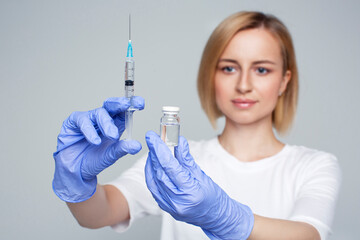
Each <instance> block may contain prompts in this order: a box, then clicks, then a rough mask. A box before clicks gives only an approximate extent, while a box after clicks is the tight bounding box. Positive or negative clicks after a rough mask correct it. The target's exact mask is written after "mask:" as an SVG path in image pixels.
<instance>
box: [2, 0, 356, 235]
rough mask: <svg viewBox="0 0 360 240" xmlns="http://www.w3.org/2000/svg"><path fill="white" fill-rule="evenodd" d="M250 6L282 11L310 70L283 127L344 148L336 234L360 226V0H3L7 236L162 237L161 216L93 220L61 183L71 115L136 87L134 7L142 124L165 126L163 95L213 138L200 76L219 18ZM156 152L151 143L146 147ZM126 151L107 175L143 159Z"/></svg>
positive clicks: (196, 132) (188, 125) (190, 133)
mask: <svg viewBox="0 0 360 240" xmlns="http://www.w3.org/2000/svg"><path fill="white" fill-rule="evenodd" d="M240 10H260V11H264V12H269V13H273V14H275V15H276V16H278V17H279V18H280V19H282V20H283V21H284V22H285V24H286V25H287V26H288V28H289V29H290V32H291V33H292V36H293V39H294V43H295V48H296V53H297V60H298V66H299V70H300V81H301V82H300V84H301V90H300V103H299V109H298V114H297V118H296V122H295V125H294V127H293V129H292V132H291V133H290V134H289V135H288V136H286V137H284V138H283V140H284V141H286V142H288V143H290V144H298V145H306V146H308V147H312V148H317V149H321V150H324V151H328V152H332V153H334V154H335V155H336V156H337V157H338V159H339V161H340V165H341V167H342V171H343V184H342V188H341V192H340V197H339V202H338V208H337V211H336V216H335V221H334V227H333V230H334V234H333V236H332V238H331V239H342V240H343V239H359V238H360V228H359V223H360V207H359V203H360V189H359V186H360V174H358V171H359V169H360V163H359V160H360V151H359V147H358V143H359V140H358V139H359V134H360V131H359V130H360V128H359V125H358V124H359V106H358V103H359V100H360V98H359V90H360V84H359V80H360V79H359V69H360V27H359V23H360V14H359V11H360V1H355V0H353V1H279V0H278V1H266V0H263V1H261V0H258V1H254V0H249V1H239V0H237V1H231V0H227V1H175V0H173V1H161V0H157V1H154V0H152V1H89V0H81V1H11V0H8V1H4V0H2V1H0V81H1V82H0V111H1V118H0V132H1V135H0V136H1V137H0V148H1V150H0V159H1V168H0V177H1V181H0V184H1V185H0V188H1V194H0V203H1V204H0V213H1V217H0V239H65V238H67V239H89V240H90V239H143V238H146V239H158V238H159V232H160V224H161V223H160V219H159V218H157V217H149V218H145V219H143V220H140V221H139V222H137V224H136V225H134V227H133V228H132V229H130V230H129V231H128V232H127V233H124V234H121V235H120V234H117V233H115V232H114V231H112V230H111V229H110V228H108V227H106V228H103V229H100V230H89V229H84V228H81V227H80V226H79V225H78V224H77V222H76V220H75V219H74V218H73V217H72V215H71V213H70V212H69V210H68V209H67V207H66V205H65V204H64V203H63V202H62V201H61V200H59V199H58V198H57V197H56V196H55V195H54V194H53V192H52V189H51V181H52V176H53V172H54V162H53V159H52V153H53V152H54V150H55V147H56V136H57V134H58V133H59V130H60V127H61V124H62V121H63V120H64V119H65V118H66V117H67V116H68V115H69V114H70V113H71V112H72V111H76V110H89V109H93V108H96V107H99V106H101V105H102V102H103V101H104V100H105V99H106V98H108V97H113V96H123V95H124V90H123V86H124V82H123V80H124V79H123V71H124V56H125V54H126V45H127V38H128V14H129V13H131V14H132V20H133V26H132V29H133V31H132V38H133V43H134V54H135V57H136V90H135V91H136V94H137V95H141V96H143V97H144V98H145V99H146V109H145V110H144V111H142V112H138V113H135V122H134V125H135V129H134V135H135V138H136V139H139V140H140V141H141V142H142V143H143V144H144V133H145V132H146V131H147V130H150V129H152V130H155V131H158V128H159V119H160V117H161V106H163V105H177V106H180V107H181V119H182V122H181V123H182V127H181V131H182V135H184V136H186V137H187V138H188V139H194V140H200V139H207V138H210V137H212V136H214V135H216V134H217V133H219V132H220V129H221V126H222V125H223V120H220V129H219V130H217V131H214V130H212V128H211V126H210V124H209V122H208V121H207V118H206V116H205V115H204V113H203V112H202V110H201V108H200V105H199V101H198V96H197V91H196V76H197V69H198V65H199V61H200V56H201V53H202V50H203V47H204V45H205V43H206V41H207V38H208V37H209V35H210V33H211V31H212V30H213V29H214V28H215V26H216V25H217V24H218V23H219V22H220V21H221V20H223V19H224V18H225V17H227V16H228V15H230V14H232V13H234V12H236V11H240ZM145 152H146V147H145V145H144V149H143V152H142V153H143V154H145ZM136 158H137V156H136V157H125V158H123V159H120V160H119V161H118V162H117V163H116V164H115V165H114V166H112V167H111V168H109V169H107V170H105V171H104V172H103V173H101V174H100V176H99V181H100V182H102V183H104V182H106V181H109V180H111V179H113V178H115V177H116V176H118V175H119V174H120V173H121V172H122V171H124V170H125V169H127V168H128V167H130V166H131V165H132V163H133V162H134V161H135V160H136Z"/></svg>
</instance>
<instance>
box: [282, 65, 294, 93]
mask: <svg viewBox="0 0 360 240" xmlns="http://www.w3.org/2000/svg"><path fill="white" fill-rule="evenodd" d="M290 79H291V71H290V70H287V71H286V72H285V74H284V77H283V79H282V80H281V83H280V89H279V92H281V93H283V92H285V90H286V87H287V84H288V83H289V81H290Z"/></svg>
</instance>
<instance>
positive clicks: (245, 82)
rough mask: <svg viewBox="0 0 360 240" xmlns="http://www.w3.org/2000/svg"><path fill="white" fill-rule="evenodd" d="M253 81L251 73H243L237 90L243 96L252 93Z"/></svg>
mask: <svg viewBox="0 0 360 240" xmlns="http://www.w3.org/2000/svg"><path fill="white" fill-rule="evenodd" d="M252 88H253V86H252V80H251V76H250V74H249V72H247V71H243V72H241V74H240V76H239V79H238V82H237V84H236V90H237V91H238V92H240V93H241V94H245V93H248V92H251V91H252Z"/></svg>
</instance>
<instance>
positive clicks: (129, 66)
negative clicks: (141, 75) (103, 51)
mask: <svg viewBox="0 0 360 240" xmlns="http://www.w3.org/2000/svg"><path fill="white" fill-rule="evenodd" d="M134 74H135V61H134V60H133V59H132V58H126V62H125V96H126V97H127V98H131V97H132V96H134V83H135V81H134Z"/></svg>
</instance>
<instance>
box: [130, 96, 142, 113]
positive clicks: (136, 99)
mask: <svg viewBox="0 0 360 240" xmlns="http://www.w3.org/2000/svg"><path fill="white" fill-rule="evenodd" d="M131 105H132V106H133V107H134V108H136V109H138V110H143V109H144V107H145V99H144V98H142V97H140V96H133V97H132V98H131Z"/></svg>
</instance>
